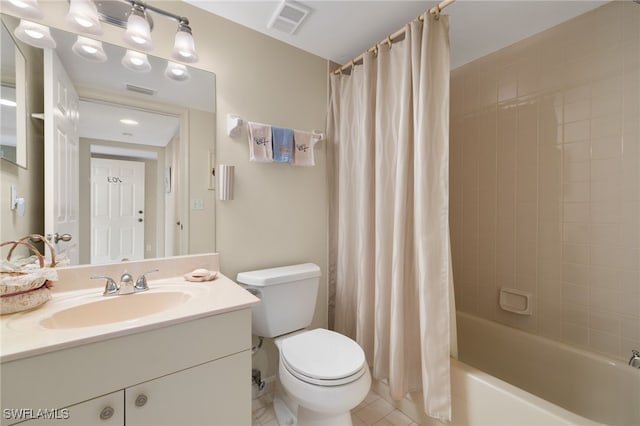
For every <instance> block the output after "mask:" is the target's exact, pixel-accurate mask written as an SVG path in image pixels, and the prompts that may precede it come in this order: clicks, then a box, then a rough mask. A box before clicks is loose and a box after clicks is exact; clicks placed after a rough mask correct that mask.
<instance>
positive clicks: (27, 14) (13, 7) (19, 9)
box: [2, 0, 43, 19]
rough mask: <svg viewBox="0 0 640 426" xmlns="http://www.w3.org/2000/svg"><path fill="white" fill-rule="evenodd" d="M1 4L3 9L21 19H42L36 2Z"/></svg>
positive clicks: (23, 0) (14, 0)
mask: <svg viewBox="0 0 640 426" xmlns="http://www.w3.org/2000/svg"><path fill="white" fill-rule="evenodd" d="M2 3H3V5H2V6H3V8H6V9H8V10H10V11H12V12H14V13H15V14H16V15H18V16H20V17H22V18H29V19H41V18H42V17H43V14H42V11H41V10H40V5H38V0H7V1H3V2H2Z"/></svg>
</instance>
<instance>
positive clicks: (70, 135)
mask: <svg viewBox="0 0 640 426" xmlns="http://www.w3.org/2000/svg"><path fill="white" fill-rule="evenodd" d="M78 106H79V98H78V94H77V93H76V90H75V88H74V87H73V84H72V83H71V80H70V79H69V76H68V75H67V72H66V71H65V69H64V67H63V66H62V63H61V62H60V59H58V56H57V55H56V53H55V52H54V51H53V50H51V49H44V130H45V131H44V164H45V167H44V232H45V235H46V236H47V238H49V239H50V240H52V242H53V243H54V245H55V248H56V253H58V254H64V255H66V257H67V258H68V259H69V261H70V263H71V264H72V265H76V264H78V253H79V247H78V241H79V240H80V238H79V235H78V232H79V222H78V213H79V210H80V208H79V198H78V192H79V180H78V179H79V159H78V147H79V142H80V137H79V134H78V122H79V115H78ZM63 235H65V236H68V237H67V238H71V240H69V241H64V240H59V239H58V238H56V236H59V237H62V236H63ZM65 239H66V238H65Z"/></svg>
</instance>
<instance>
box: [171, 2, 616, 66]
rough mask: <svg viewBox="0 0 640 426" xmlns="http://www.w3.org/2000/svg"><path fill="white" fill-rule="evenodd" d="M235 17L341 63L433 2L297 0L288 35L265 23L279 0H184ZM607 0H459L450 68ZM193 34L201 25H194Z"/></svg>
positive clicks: (451, 10) (453, 9)
mask: <svg viewBox="0 0 640 426" xmlns="http://www.w3.org/2000/svg"><path fill="white" fill-rule="evenodd" d="M184 1H186V2H187V3H190V4H192V5H194V6H197V7H200V8H202V9H204V10H207V11H209V12H211V13H214V14H216V15H219V16H222V17H224V18H227V19H229V20H231V21H233V22H236V23H238V24H241V25H244V26H246V27H249V28H252V29H254V30H256V31H259V32H261V33H263V34H266V35H268V36H271V37H273V38H276V39H278V40H281V41H283V42H285V43H288V44H291V45H293V46H296V47H298V48H300V49H302V50H305V51H307V52H310V53H313V54H315V55H318V56H320V57H322V58H325V59H330V60H332V61H334V62H337V63H339V64H344V63H347V62H349V61H351V60H352V59H353V58H355V57H356V56H358V55H360V54H361V53H362V52H364V51H365V50H366V49H368V48H369V47H371V46H373V45H374V44H375V43H377V42H379V41H381V40H384V39H385V38H386V37H387V36H389V35H390V34H392V33H394V32H395V31H397V30H398V29H400V28H401V27H402V26H404V25H405V24H406V23H407V22H409V21H411V20H413V19H415V18H416V17H417V16H418V15H420V14H422V13H423V12H425V11H426V10H428V9H430V8H431V7H433V6H435V5H436V4H437V2H435V1H417V0H416V1H401V0H398V1H389V0H386V1H376V0H355V1H338V0H301V1H299V2H298V3H300V4H302V5H303V6H306V7H308V8H310V9H311V12H310V13H309V15H308V16H307V18H306V20H305V21H304V22H303V23H302V25H301V26H300V27H299V28H298V30H297V31H296V32H295V33H294V34H293V35H289V34H286V33H283V32H280V31H278V30H275V29H270V28H268V27H267V24H268V23H269V21H270V19H271V17H272V15H273V14H274V12H275V11H276V9H277V7H278V5H279V4H280V3H281V1H280V0H259V1H245V0H235V1H229V0H184ZM604 3H606V1H595V0H580V1H576V0H535V1H531V0H529V1H526V0H525V1H520V0H517V1H514V0H502V1H482V0H457V1H456V2H455V3H453V4H451V5H450V6H448V7H447V8H446V9H445V12H444V13H445V14H447V15H450V39H451V68H452V69H454V68H457V67H458V66H460V65H463V64H465V63H467V62H470V61H472V60H474V59H477V58H479V57H481V56H484V55H486V54H488V53H491V52H493V51H495V50H498V49H500V48H502V47H505V46H508V45H510V44H512V43H515V42H516V41H518V40H522V39H524V38H526V37H528V36H530V35H533V34H535V33H538V32H540V31H543V30H545V29H547V28H551V27H553V26H555V25H557V24H559V23H561V22H564V21H566V20H568V19H571V18H573V17H575V16H577V15H580V14H582V13H585V12H587V11H589V10H591V9H594V8H596V7H598V6H600V5H602V4H604ZM193 30H194V36H195V37H196V41H197V37H198V35H199V34H202V33H203V32H204V31H203V30H202V29H198V28H194V29H193Z"/></svg>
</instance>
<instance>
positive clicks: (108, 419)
mask: <svg viewBox="0 0 640 426" xmlns="http://www.w3.org/2000/svg"><path fill="white" fill-rule="evenodd" d="M24 415H25V416H30V415H33V416H38V415H40V416H41V417H39V418H34V419H32V420H27V421H24V422H21V423H18V424H19V425H20V426H36V425H38V426H53V425H64V426H89V425H98V424H99V425H104V426H122V425H124V424H125V420H124V398H123V392H122V391H119V392H113V393H110V394H108V395H104V396H100V397H98V398H93V399H90V400H88V401H85V402H81V403H79V404H75V405H72V406H71V407H67V408H62V409H54V410H49V409H48V411H47V412H40V413H37V412H36V411H33V412H25V413H24ZM14 417H19V415H16V416H14Z"/></svg>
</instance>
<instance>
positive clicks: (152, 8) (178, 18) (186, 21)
mask: <svg viewBox="0 0 640 426" xmlns="http://www.w3.org/2000/svg"><path fill="white" fill-rule="evenodd" d="M125 1H126V2H127V3H129V4H130V5H131V7H136V6H137V7H140V8H142V9H143V10H150V11H152V12H155V13H157V14H159V15H162V16H165V17H167V18H171V19H173V20H175V21H177V22H178V23H180V24H183V23H184V24H185V25H187V26H189V19H188V18H186V17H184V16H180V15H176V14H175V13H171V12H167V11H166V10H163V9H160V8H159V7H156V6H152V5H150V4H147V3H145V2H143V1H140V0H125Z"/></svg>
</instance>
